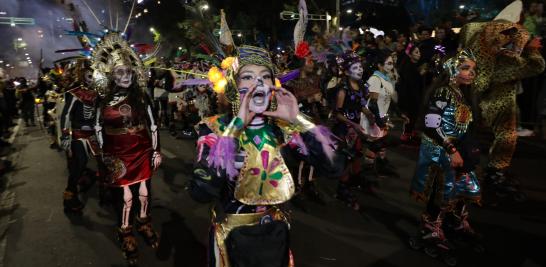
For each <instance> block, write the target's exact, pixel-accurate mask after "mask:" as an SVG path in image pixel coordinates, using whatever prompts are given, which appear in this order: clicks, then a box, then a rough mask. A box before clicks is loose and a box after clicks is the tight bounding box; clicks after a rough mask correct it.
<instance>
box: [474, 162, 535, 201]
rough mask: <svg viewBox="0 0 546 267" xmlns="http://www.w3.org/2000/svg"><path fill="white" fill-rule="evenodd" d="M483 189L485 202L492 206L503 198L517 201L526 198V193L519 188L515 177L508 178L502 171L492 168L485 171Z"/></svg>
mask: <svg viewBox="0 0 546 267" xmlns="http://www.w3.org/2000/svg"><path fill="white" fill-rule="evenodd" d="M484 191H485V192H484V193H485V194H484V195H485V200H486V203H489V204H491V205H493V206H495V205H497V204H498V202H500V201H501V200H503V199H511V200H513V201H515V202H518V203H521V202H524V201H525V200H527V195H526V194H525V193H524V192H522V191H521V190H520V183H519V181H518V180H517V179H513V178H508V177H507V176H506V175H505V174H504V173H503V172H501V171H498V170H494V169H490V170H489V171H488V172H487V175H486V177H485V185H484Z"/></svg>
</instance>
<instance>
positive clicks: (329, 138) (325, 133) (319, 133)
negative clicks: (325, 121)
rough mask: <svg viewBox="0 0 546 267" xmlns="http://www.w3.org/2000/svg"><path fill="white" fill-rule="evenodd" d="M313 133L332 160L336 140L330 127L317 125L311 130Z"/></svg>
mask: <svg viewBox="0 0 546 267" xmlns="http://www.w3.org/2000/svg"><path fill="white" fill-rule="evenodd" d="M311 133H313V135H315V138H316V139H317V140H318V141H319V142H320V143H321V145H322V151H323V152H324V154H326V156H327V157H328V159H329V160H330V161H331V162H332V161H333V159H334V154H335V153H334V148H335V142H334V140H333V134H332V132H331V131H330V129H328V128H326V127H324V126H320V125H317V126H316V127H315V128H313V129H312V130H311Z"/></svg>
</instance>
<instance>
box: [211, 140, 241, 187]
mask: <svg viewBox="0 0 546 267" xmlns="http://www.w3.org/2000/svg"><path fill="white" fill-rule="evenodd" d="M235 153H236V144H235V139H233V138H232V137H225V136H222V137H220V138H219V139H218V141H217V142H216V143H214V145H213V146H212V147H211V148H210V153H209V156H208V158H207V161H208V163H209V165H210V166H211V167H213V168H216V171H217V172H219V171H220V170H221V169H225V170H226V174H227V176H228V177H229V179H230V180H234V179H233V178H235V177H237V175H239V171H238V170H237V169H236V168H235Z"/></svg>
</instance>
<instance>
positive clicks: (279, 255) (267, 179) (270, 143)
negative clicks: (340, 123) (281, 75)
mask: <svg viewBox="0 0 546 267" xmlns="http://www.w3.org/2000/svg"><path fill="white" fill-rule="evenodd" d="M237 51H238V57H228V58H226V59H225V60H224V61H223V63H222V66H223V69H224V70H225V71H224V72H225V74H224V73H223V72H220V71H219V70H218V69H217V68H213V69H211V71H210V72H209V78H210V79H211V81H212V82H214V83H215V90H216V91H217V92H220V94H219V98H220V99H219V101H220V102H222V101H224V100H225V101H229V103H231V108H232V111H233V113H231V112H228V113H227V114H223V115H217V116H213V117H209V118H207V119H205V120H203V121H202V122H201V123H200V124H199V125H198V126H197V129H198V133H199V139H198V141H197V150H198V155H197V162H196V167H195V169H194V178H193V179H192V183H191V188H190V194H191V196H192V197H193V198H194V199H195V200H197V201H201V202H209V201H212V200H213V199H214V198H216V199H218V204H217V205H215V208H214V210H213V218H212V228H211V239H210V240H211V244H210V261H209V266H293V265H294V263H293V259H292V254H291V252H290V249H289V244H288V222H287V217H286V215H285V213H284V212H283V211H281V210H280V209H279V207H278V206H277V205H280V204H283V203H285V202H287V201H288V200H290V199H291V198H292V196H293V195H294V190H295V188H294V187H295V186H294V181H293V179H292V176H291V174H290V172H289V171H288V167H287V166H286V164H285V161H284V159H283V156H282V155H281V147H282V146H283V145H284V144H286V143H287V142H296V143H298V144H299V146H300V151H301V153H302V154H304V155H306V156H307V157H308V158H309V159H308V162H314V163H316V164H317V165H318V166H315V168H318V169H319V170H321V169H325V167H328V166H331V164H329V163H331V162H333V160H334V150H333V148H332V146H333V144H332V143H331V142H330V140H329V134H328V131H327V130H326V129H323V128H321V127H319V126H316V125H315V124H313V123H312V122H310V121H309V120H308V119H306V118H305V117H304V116H303V115H302V114H300V113H299V109H298V103H297V100H296V98H295V97H294V95H292V94H291V93H290V92H288V91H287V90H286V89H284V88H280V87H279V84H277V86H275V78H274V77H275V76H274V75H275V66H274V65H273V63H272V61H271V58H270V55H269V53H268V52H267V51H266V50H264V49H262V48H258V47H252V46H241V47H239V48H238V49H237ZM223 86H225V88H224V87H223ZM222 91H223V93H222ZM285 138H287V139H285Z"/></svg>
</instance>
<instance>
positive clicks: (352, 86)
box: [332, 52, 375, 210]
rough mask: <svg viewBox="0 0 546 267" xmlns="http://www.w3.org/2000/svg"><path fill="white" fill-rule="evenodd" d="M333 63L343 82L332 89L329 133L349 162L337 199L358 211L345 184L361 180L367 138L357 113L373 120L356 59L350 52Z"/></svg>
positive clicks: (358, 206) (360, 67)
mask: <svg viewBox="0 0 546 267" xmlns="http://www.w3.org/2000/svg"><path fill="white" fill-rule="evenodd" d="M337 61H338V64H339V65H340V68H341V70H342V71H343V72H344V74H345V79H344V81H342V82H341V83H340V84H339V86H338V87H337V88H336V90H337V94H336V102H335V108H334V110H333V112H332V116H334V117H335V119H336V120H337V122H336V124H335V125H334V128H333V132H334V134H335V135H337V136H338V137H340V138H341V139H343V140H344V141H345V143H346V144H347V147H346V150H345V151H346V152H347V154H348V158H349V159H350V162H349V164H348V167H347V169H346V170H345V173H344V174H343V175H342V176H341V177H340V179H339V184H338V188H337V198H338V199H340V200H341V201H343V202H346V203H347V204H348V205H349V206H350V207H352V208H353V209H355V210H358V209H360V205H359V204H358V202H357V200H356V197H355V196H354V195H353V193H352V192H351V190H350V187H349V183H350V180H351V178H356V179H361V180H362V181H364V178H363V177H362V170H361V164H360V159H361V157H362V149H363V142H362V137H364V138H367V137H368V135H367V134H366V133H365V129H364V128H362V126H361V125H360V119H361V114H364V115H365V116H366V117H367V118H368V121H369V122H370V123H371V124H373V123H375V117H374V115H373V114H372V113H371V112H370V110H369V109H368V108H367V106H366V105H367V103H368V101H367V99H368V94H369V92H368V90H367V88H366V86H365V84H364V82H363V81H362V75H363V74H364V68H363V67H362V63H361V59H360V57H359V56H358V55H356V54H355V53H353V52H347V53H345V54H344V55H342V56H340V57H338V59H337ZM366 185H367V184H366Z"/></svg>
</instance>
